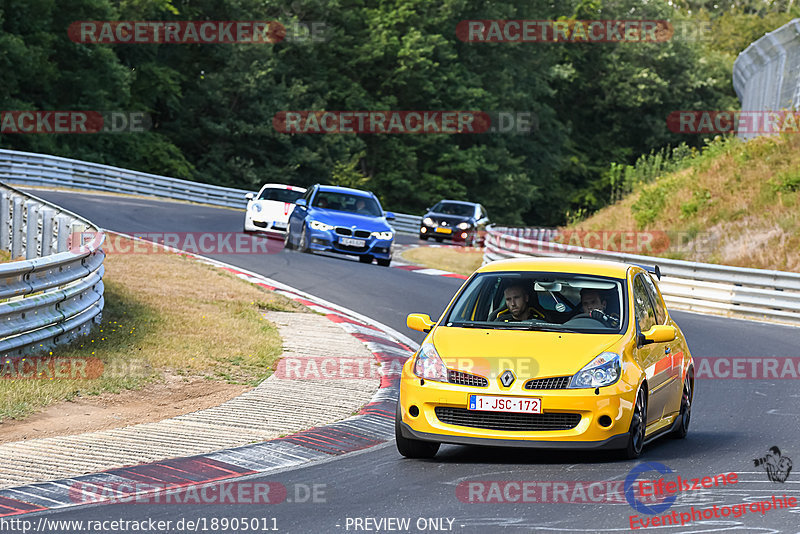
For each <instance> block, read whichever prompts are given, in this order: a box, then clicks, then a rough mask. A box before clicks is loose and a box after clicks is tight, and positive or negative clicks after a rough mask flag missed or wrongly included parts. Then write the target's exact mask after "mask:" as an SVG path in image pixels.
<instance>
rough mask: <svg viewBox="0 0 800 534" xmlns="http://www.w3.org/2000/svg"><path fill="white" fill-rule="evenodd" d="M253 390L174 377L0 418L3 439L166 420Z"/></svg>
mask: <svg viewBox="0 0 800 534" xmlns="http://www.w3.org/2000/svg"><path fill="white" fill-rule="evenodd" d="M250 389H252V388H251V387H249V386H244V385H239V384H226V383H223V382H216V381H211V380H207V379H204V378H196V377H195V378H185V377H182V376H175V375H172V376H168V377H166V378H165V380H164V382H160V383H157V384H155V383H154V384H149V385H147V386H145V387H144V388H142V389H139V390H125V391H122V392H120V393H103V394H101V395H97V396H88V397H77V398H75V399H74V400H72V401H65V402H59V403H58V404H54V405H51V406H49V407H48V408H46V409H45V410H43V411H41V412H39V413H37V414H35V415H32V416H30V417H28V418H26V419H25V420H22V421H17V420H13V419H7V420H4V421H2V422H0V443H9V442H12V441H20V440H25V439H33V438H46V437H52V436H68V435H72V434H81V433H83V432H93V431H96V430H107V429H111V428H120V427H124V426H130V425H134V424H137V423H150V422H155V421H161V420H163V419H167V418H170V417H175V416H178V415H183V414H186V413H191V412H194V411H197V410H203V409H205V408H211V407H212V406H218V405H220V404H222V403H224V402H225V401H228V400H230V399H232V398H233V397H236V396H238V395H241V394H242V393H244V392H245V391H248V390H250Z"/></svg>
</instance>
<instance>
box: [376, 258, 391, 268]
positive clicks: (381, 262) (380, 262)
mask: <svg viewBox="0 0 800 534" xmlns="http://www.w3.org/2000/svg"><path fill="white" fill-rule="evenodd" d="M375 261H377V262H378V265H380V266H381V267H388V266H389V265H390V264H391V263H392V258H389V259H388V260H382V259H380V258H378V259H377V260H375Z"/></svg>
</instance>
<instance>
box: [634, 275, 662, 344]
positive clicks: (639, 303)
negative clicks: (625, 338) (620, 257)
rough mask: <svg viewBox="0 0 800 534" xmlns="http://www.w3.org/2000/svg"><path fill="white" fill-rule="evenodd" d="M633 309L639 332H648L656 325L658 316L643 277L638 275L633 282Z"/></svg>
mask: <svg viewBox="0 0 800 534" xmlns="http://www.w3.org/2000/svg"><path fill="white" fill-rule="evenodd" d="M633 307H634V311H635V314H636V324H638V325H639V331H640V332H647V331H648V330H650V329H651V328H652V327H653V326H654V325H655V324H656V314H655V311H654V310H653V304H652V303H651V302H650V297H649V296H648V295H647V290H646V289H645V287H644V282H643V281H642V276H641V275H636V278H634V280H633Z"/></svg>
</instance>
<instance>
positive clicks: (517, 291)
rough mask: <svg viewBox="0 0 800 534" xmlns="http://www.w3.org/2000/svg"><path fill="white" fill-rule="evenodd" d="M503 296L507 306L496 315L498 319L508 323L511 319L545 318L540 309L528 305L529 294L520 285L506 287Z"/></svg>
mask: <svg viewBox="0 0 800 534" xmlns="http://www.w3.org/2000/svg"><path fill="white" fill-rule="evenodd" d="M503 296H504V297H505V299H506V308H508V311H506V312H503V313H501V314H500V315H498V316H497V320H498V321H502V322H504V323H508V322H512V321H528V320H530V319H544V318H545V316H544V314H543V313H542V312H541V311H539V310H537V309H536V308H534V307H533V306H528V301H529V300H530V296H529V295H528V292H527V291H525V288H524V287H522V286H521V285H513V286H509V287H507V288H506V290H505V291H504V292H503Z"/></svg>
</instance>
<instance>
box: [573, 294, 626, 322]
mask: <svg viewBox="0 0 800 534" xmlns="http://www.w3.org/2000/svg"><path fill="white" fill-rule="evenodd" d="M607 307H608V301H607V300H606V299H605V297H603V294H602V293H601V292H600V290H598V289H589V288H583V289H581V308H582V310H583V313H585V314H587V315H590V316H591V317H592V318H593V319H597V320H599V321H602V322H603V323H604V324H606V325H608V326H612V327H614V328H616V327H617V326H619V315H617V314H615V313H611V314H606V308H607Z"/></svg>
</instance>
